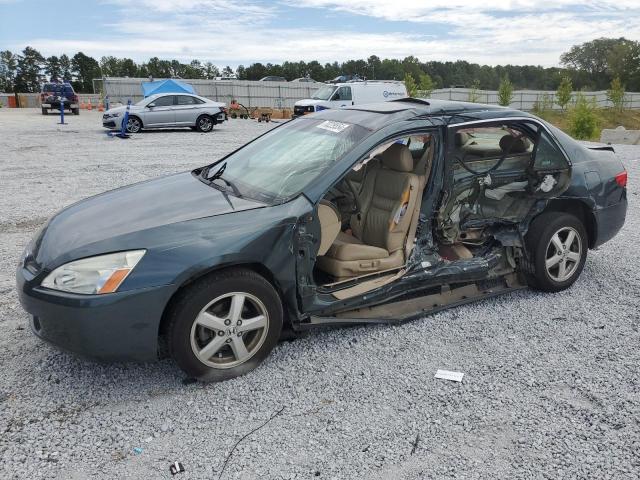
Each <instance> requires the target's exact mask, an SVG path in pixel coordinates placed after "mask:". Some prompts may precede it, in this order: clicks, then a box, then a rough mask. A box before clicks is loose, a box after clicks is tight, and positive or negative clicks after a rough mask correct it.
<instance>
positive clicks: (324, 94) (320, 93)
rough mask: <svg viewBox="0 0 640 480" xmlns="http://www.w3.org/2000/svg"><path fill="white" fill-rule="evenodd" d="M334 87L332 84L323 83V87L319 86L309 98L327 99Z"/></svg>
mask: <svg viewBox="0 0 640 480" xmlns="http://www.w3.org/2000/svg"><path fill="white" fill-rule="evenodd" d="M335 89H336V87H334V86H333V85H325V86H324V87H320V88H319V89H318V90H317V91H316V93H314V94H313V96H312V97H311V98H312V99H313V100H329V99H330V98H331V96H332V95H333V92H334V91H335Z"/></svg>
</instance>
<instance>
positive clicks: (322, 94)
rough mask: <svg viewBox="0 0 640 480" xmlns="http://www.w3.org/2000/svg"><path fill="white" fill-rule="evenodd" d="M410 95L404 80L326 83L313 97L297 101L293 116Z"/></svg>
mask: <svg viewBox="0 0 640 480" xmlns="http://www.w3.org/2000/svg"><path fill="white" fill-rule="evenodd" d="M408 96H409V95H407V88H406V87H405V85H404V83H403V82H396V81H387V80H368V81H362V82H346V83H336V84H326V85H323V86H322V87H320V88H319V89H318V90H317V91H316V93H314V95H313V96H312V97H311V98H309V99H305V100H299V101H297V102H296V103H295V105H294V107H293V116H294V117H299V116H300V115H307V114H309V113H313V112H319V111H320V110H326V109H328V108H342V107H348V106H350V105H361V104H364V103H376V102H385V101H388V100H396V99H398V98H407V97H408Z"/></svg>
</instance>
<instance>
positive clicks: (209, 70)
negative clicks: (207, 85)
mask: <svg viewBox="0 0 640 480" xmlns="http://www.w3.org/2000/svg"><path fill="white" fill-rule="evenodd" d="M243 70H244V67H243V66H242V65H239V66H238V69H237V75H238V78H240V72H242V71H243ZM219 75H220V70H218V67H216V66H215V65H214V64H213V63H211V62H206V63H205V64H204V76H205V78H207V79H209V80H212V79H214V78H216V77H217V76H219Z"/></svg>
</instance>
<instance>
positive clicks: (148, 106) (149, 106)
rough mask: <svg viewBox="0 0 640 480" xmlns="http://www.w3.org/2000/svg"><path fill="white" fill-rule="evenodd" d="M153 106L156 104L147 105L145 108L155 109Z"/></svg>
mask: <svg viewBox="0 0 640 480" xmlns="http://www.w3.org/2000/svg"><path fill="white" fill-rule="evenodd" d="M155 106H156V104H155V103H150V104H149V105H147V108H153V107H155Z"/></svg>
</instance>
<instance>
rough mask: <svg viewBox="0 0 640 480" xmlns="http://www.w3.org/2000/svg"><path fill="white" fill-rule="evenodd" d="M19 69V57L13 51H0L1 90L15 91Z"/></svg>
mask: <svg viewBox="0 0 640 480" xmlns="http://www.w3.org/2000/svg"><path fill="white" fill-rule="evenodd" d="M17 69H18V57H16V56H15V55H14V54H13V53H12V52H11V51H9V50H4V51H2V52H0V92H13V91H14V84H15V79H16V70H17Z"/></svg>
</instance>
